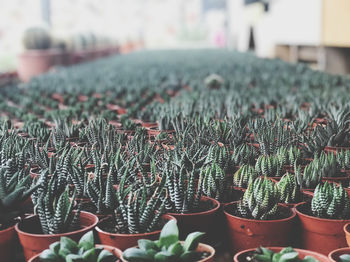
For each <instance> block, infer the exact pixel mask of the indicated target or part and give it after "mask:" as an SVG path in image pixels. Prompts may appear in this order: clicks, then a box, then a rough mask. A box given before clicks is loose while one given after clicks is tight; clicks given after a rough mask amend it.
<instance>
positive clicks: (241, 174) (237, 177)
mask: <svg viewBox="0 0 350 262" xmlns="http://www.w3.org/2000/svg"><path fill="white" fill-rule="evenodd" d="M257 177H258V174H257V173H256V171H255V168H254V167H253V166H249V165H243V166H241V167H240V168H239V169H238V170H237V171H236V173H235V174H234V175H233V185H234V186H237V187H243V188H247V187H248V185H249V184H251V183H253V181H254V180H255V179H256V178H257Z"/></svg>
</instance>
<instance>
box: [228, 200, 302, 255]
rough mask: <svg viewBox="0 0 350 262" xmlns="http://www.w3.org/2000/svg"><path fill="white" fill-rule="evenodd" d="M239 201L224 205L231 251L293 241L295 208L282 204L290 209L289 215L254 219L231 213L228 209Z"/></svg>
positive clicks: (283, 244) (286, 208)
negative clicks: (273, 218)
mask: <svg viewBox="0 0 350 262" xmlns="http://www.w3.org/2000/svg"><path fill="white" fill-rule="evenodd" d="M237 203H238V202H234V203H231V204H229V205H226V206H225V207H224V213H225V216H226V220H227V225H228V229H227V230H228V231H229V238H230V244H231V248H230V250H231V251H234V252H239V251H242V250H245V249H249V248H256V247H259V246H277V245H282V246H288V245H289V244H290V243H291V242H292V238H293V230H294V226H295V217H296V214H295V212H294V210H290V209H289V208H288V207H285V206H282V205H281V208H283V209H285V210H287V211H288V210H289V211H290V216H289V217H287V218H284V219H278V220H254V219H247V218H241V217H237V216H234V215H232V214H230V213H229V212H228V210H229V209H230V208H232V207H235V206H236V205H237Z"/></svg>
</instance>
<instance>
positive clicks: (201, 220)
mask: <svg viewBox="0 0 350 262" xmlns="http://www.w3.org/2000/svg"><path fill="white" fill-rule="evenodd" d="M201 201H211V202H212V203H213V205H214V207H213V208H212V209H210V210H208V211H203V212H198V213H190V214H178V213H168V214H169V215H171V216H173V217H175V218H176V220H177V225H178V227H179V231H180V238H181V237H182V238H183V237H184V236H187V235H188V234H189V233H192V232H195V231H200V232H210V229H211V228H212V227H215V226H216V225H215V222H216V219H217V212H218V211H219V209H220V202H219V201H217V200H215V199H213V198H210V197H204V196H203V197H202V198H201ZM206 237H208V236H206Z"/></svg>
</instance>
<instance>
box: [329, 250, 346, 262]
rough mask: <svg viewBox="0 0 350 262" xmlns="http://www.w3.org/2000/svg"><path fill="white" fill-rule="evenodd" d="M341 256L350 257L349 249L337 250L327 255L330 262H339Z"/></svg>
mask: <svg viewBox="0 0 350 262" xmlns="http://www.w3.org/2000/svg"><path fill="white" fill-rule="evenodd" d="M341 255H350V247H344V248H339V249H336V250H333V251H332V252H331V253H329V255H328V258H329V260H330V261H332V262H341V260H340V258H339V257H340V256H341Z"/></svg>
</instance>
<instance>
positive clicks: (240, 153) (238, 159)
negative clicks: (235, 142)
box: [232, 144, 257, 166]
mask: <svg viewBox="0 0 350 262" xmlns="http://www.w3.org/2000/svg"><path fill="white" fill-rule="evenodd" d="M256 157H257V153H256V149H255V148H254V147H253V146H249V145H247V144H242V145H240V146H237V147H234V148H233V154H232V162H233V165H235V166H241V165H244V164H246V165H253V164H255V158H256Z"/></svg>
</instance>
